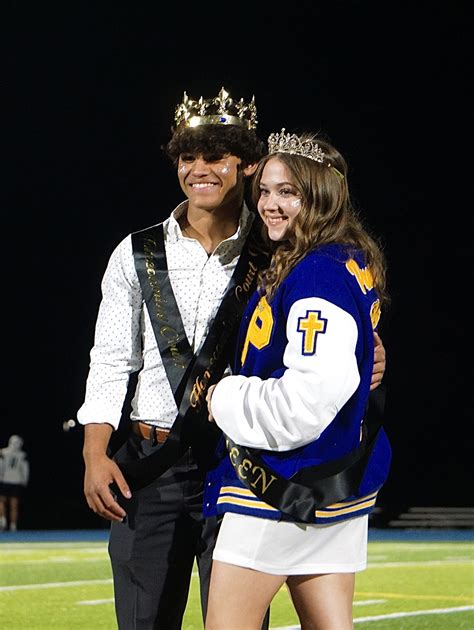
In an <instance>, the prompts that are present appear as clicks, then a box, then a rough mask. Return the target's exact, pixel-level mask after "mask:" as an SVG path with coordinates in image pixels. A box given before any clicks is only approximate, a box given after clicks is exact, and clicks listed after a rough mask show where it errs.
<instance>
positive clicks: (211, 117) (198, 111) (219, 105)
mask: <svg viewBox="0 0 474 630" xmlns="http://www.w3.org/2000/svg"><path fill="white" fill-rule="evenodd" d="M174 122H175V124H176V127H198V126H199V125H240V126H243V127H247V129H255V127H256V126H257V108H256V107H255V97H254V96H252V100H251V101H250V103H244V99H243V98H241V99H240V101H238V102H234V101H233V100H232V99H231V98H230V95H229V92H227V91H226V90H225V89H224V88H223V87H222V88H221V91H220V92H219V94H218V96H216V97H215V98H211V99H208V100H204V99H203V97H202V96H200V97H199V100H197V101H195V100H192V99H190V98H189V96H188V95H187V94H186V92H185V93H184V96H183V102H182V103H180V104H179V105H177V106H176V110H175V113H174Z"/></svg>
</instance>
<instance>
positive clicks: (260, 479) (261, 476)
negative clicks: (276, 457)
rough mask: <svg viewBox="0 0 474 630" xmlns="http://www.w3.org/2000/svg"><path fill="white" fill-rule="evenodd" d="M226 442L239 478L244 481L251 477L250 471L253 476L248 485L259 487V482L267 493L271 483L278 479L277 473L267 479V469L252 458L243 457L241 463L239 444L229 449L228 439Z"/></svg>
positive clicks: (262, 489)
mask: <svg viewBox="0 0 474 630" xmlns="http://www.w3.org/2000/svg"><path fill="white" fill-rule="evenodd" d="M226 444H227V450H228V451H229V459H230V462H231V464H232V466H233V467H234V470H235V472H236V473H237V476H238V477H239V479H242V481H245V480H247V479H248V478H249V473H250V477H251V478H250V481H249V482H248V485H250V486H251V487H252V488H257V487H258V484H260V485H261V493H262V494H265V492H266V491H267V490H268V488H269V487H270V486H271V484H272V483H273V482H274V481H275V480H276V477H275V475H272V474H271V473H270V479H269V480H268V481H267V471H266V470H265V469H264V468H262V467H261V466H257V465H254V463H253V462H252V460H251V459H248V458H246V459H243V460H242V462H241V463H240V464H239V456H240V451H239V449H238V448H237V446H233V447H232V448H231V449H230V450H229V441H228V440H226Z"/></svg>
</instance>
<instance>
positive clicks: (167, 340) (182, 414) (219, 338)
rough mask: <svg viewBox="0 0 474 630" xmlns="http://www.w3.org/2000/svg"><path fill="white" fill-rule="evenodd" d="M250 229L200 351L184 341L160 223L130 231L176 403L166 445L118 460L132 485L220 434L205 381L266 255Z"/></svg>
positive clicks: (221, 363) (220, 367)
mask: <svg viewBox="0 0 474 630" xmlns="http://www.w3.org/2000/svg"><path fill="white" fill-rule="evenodd" d="M253 229H254V228H252V229H251V230H250V233H249V236H248V237H247V240H246V242H245V244H244V247H243V249H242V253H241V255H240V257H239V261H238V263H237V266H236V268H235V270H234V273H233V275H232V278H231V279H230V281H229V284H228V285H227V289H226V292H225V294H224V297H223V299H222V302H221V304H220V307H219V309H218V311H217V314H216V316H215V318H214V320H213V322H212V323H211V325H210V327H209V332H208V334H207V337H206V339H205V341H204V343H203V345H202V348H201V350H200V352H199V354H198V355H195V354H193V352H192V349H191V347H190V345H189V342H188V340H187V337H186V333H185V331H184V326H183V322H182V319H181V315H180V313H179V309H178V306H177V304H176V299H175V296H174V294H173V290H172V288H171V284H170V281H169V275H168V270H167V264H166V254H165V248H164V236H163V226H162V224H159V225H157V226H154V227H152V228H148V229H146V230H142V231H140V232H136V233H134V234H133V235H132V243H133V252H134V258H135V266H136V269H137V274H138V278H139V281H140V286H141V288H142V292H143V298H144V301H145V303H146V307H147V309H148V313H149V316H150V319H151V322H152V326H153V331H154V333H155V337H156V342H157V344H158V348H159V350H160V354H161V357H162V360H163V365H164V368H165V370H166V374H167V376H168V379H169V382H170V385H171V389H172V391H173V395H174V397H175V400H176V404H177V407H178V415H177V417H176V419H175V421H174V423H173V425H172V427H171V430H170V434H169V436H168V439H167V440H166V442H165V443H164V444H162V445H161V446H160V447H159V448H158V449H157V450H156V451H155V452H154V453H152V454H151V455H149V456H147V457H144V458H142V459H137V460H132V461H128V462H123V463H119V467H120V469H121V470H122V473H123V474H124V476H125V478H126V479H127V482H128V483H129V485H130V486H131V488H132V489H137V488H141V487H144V486H146V485H148V484H150V483H151V482H152V481H153V480H154V479H156V478H157V477H159V476H160V475H161V474H163V473H164V472H165V471H166V470H167V469H168V468H169V467H170V466H172V465H173V464H174V463H175V462H176V461H177V460H178V459H179V458H180V456H181V455H182V454H183V453H184V451H185V450H186V448H188V447H189V446H190V445H191V446H194V445H195V444H196V450H197V451H198V450H199V445H202V449H201V450H204V451H206V452H207V453H212V452H213V451H214V448H215V445H216V444H217V442H218V440H219V437H220V435H221V432H220V429H219V428H218V427H217V426H216V425H215V424H214V423H210V422H208V420H207V405H206V404H205V397H206V393H207V389H208V387H209V385H212V384H213V383H216V382H217V381H218V380H219V379H220V378H221V377H222V374H223V372H224V370H225V369H226V367H227V365H228V363H229V359H230V355H231V352H232V350H233V347H232V346H231V343H232V342H233V341H234V334H235V332H236V330H237V327H238V326H239V324H240V319H241V316H242V313H243V310H244V308H245V305H246V304H247V301H248V299H249V297H250V294H251V293H252V292H253V290H254V289H255V287H256V281H257V276H258V270H259V268H260V267H261V265H262V264H263V261H264V255H263V254H262V253H261V252H258V251H257V250H256V249H255V248H254V249H252V248H251V247H250V245H249V244H250V242H251V240H252V238H253Z"/></svg>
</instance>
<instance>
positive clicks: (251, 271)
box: [235, 260, 258, 298]
mask: <svg viewBox="0 0 474 630" xmlns="http://www.w3.org/2000/svg"><path fill="white" fill-rule="evenodd" d="M257 271H258V267H257V265H255V264H254V263H253V262H252V261H251V260H250V261H249V266H248V269H247V273H246V275H245V278H244V281H243V282H242V284H238V285H237V286H236V287H235V296H236V297H237V298H240V295H241V293H242V291H245V292H246V293H249V291H250V290H251V289H252V284H253V281H254V278H255V275H256V273H257Z"/></svg>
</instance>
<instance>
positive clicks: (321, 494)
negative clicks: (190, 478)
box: [226, 385, 385, 523]
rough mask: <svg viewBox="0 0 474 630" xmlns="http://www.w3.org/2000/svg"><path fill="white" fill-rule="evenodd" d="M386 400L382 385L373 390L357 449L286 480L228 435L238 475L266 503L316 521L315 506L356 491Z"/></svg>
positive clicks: (308, 468) (255, 451)
mask: <svg viewBox="0 0 474 630" xmlns="http://www.w3.org/2000/svg"><path fill="white" fill-rule="evenodd" d="M378 390H381V391H378ZM376 392H377V393H376ZM384 399H385V391H384V388H383V386H382V385H380V386H379V387H378V388H377V389H376V390H373V392H371V404H369V405H368V407H367V413H366V418H365V421H364V424H363V432H364V433H363V439H362V441H361V443H360V444H359V446H358V447H357V448H356V449H354V450H353V451H351V452H350V453H348V455H346V456H344V457H342V458H340V459H338V460H334V461H332V462H327V463H325V464H320V465H318V466H309V467H307V468H303V469H302V470H300V471H299V472H298V473H296V474H295V475H293V477H291V478H290V479H285V478H284V477H282V476H281V475H280V473H278V472H276V471H275V470H274V469H272V468H271V467H270V466H268V464H266V463H265V462H264V461H263V460H262V459H261V458H260V457H259V455H258V450H257V449H252V448H247V447H245V446H240V445H238V444H234V442H233V441H232V440H231V439H230V438H228V437H227V436H226V446H227V450H228V451H229V457H230V461H231V463H232V466H233V467H234V470H235V472H236V474H237V477H238V478H239V479H240V481H241V482H242V483H243V484H244V485H245V486H246V487H247V488H248V489H249V490H251V491H252V492H253V493H254V494H255V495H256V496H257V497H258V498H259V499H261V500H262V501H265V503H268V504H269V505H271V506H273V507H275V508H277V509H278V510H280V511H281V512H284V513H285V514H288V515H290V516H292V517H293V518H294V519H295V520H297V521H301V522H304V523H314V518H315V510H316V509H320V508H323V507H326V506H328V505H331V504H333V503H336V502H338V501H342V500H343V499H346V498H347V497H349V496H351V495H354V494H356V493H357V490H358V487H359V485H360V482H361V480H362V477H363V474H364V471H365V467H366V465H367V462H368V461H369V458H370V455H371V453H372V451H373V449H374V446H375V444H376V442H377V438H378V436H379V434H380V431H381V429H382V426H381V417H382V414H383V406H384Z"/></svg>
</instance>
